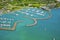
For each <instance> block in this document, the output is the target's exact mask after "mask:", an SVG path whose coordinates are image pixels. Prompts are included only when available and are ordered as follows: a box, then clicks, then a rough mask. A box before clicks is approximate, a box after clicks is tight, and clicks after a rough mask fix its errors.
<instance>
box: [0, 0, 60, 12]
mask: <svg viewBox="0 0 60 40" xmlns="http://www.w3.org/2000/svg"><path fill="white" fill-rule="evenodd" d="M51 3H56V6H55V7H60V2H57V1H56V0H0V9H2V10H3V11H4V12H8V10H9V11H13V10H19V9H21V8H23V7H38V8H39V7H42V6H47V5H48V4H51Z"/></svg>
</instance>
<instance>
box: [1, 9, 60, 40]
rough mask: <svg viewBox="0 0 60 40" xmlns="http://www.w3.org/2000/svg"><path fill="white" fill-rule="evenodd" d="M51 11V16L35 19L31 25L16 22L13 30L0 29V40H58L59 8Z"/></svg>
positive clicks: (59, 35) (59, 34) (59, 25)
mask: <svg viewBox="0 0 60 40" xmlns="http://www.w3.org/2000/svg"><path fill="white" fill-rule="evenodd" d="M51 13H52V17H51V18H49V19H48V20H37V21H38V23H37V24H36V25H35V26H32V27H26V26H24V25H25V23H26V22H25V23H18V24H17V26H16V30H14V31H7V30H0V40H60V9H52V10H51ZM29 22H31V21H29Z"/></svg>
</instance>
